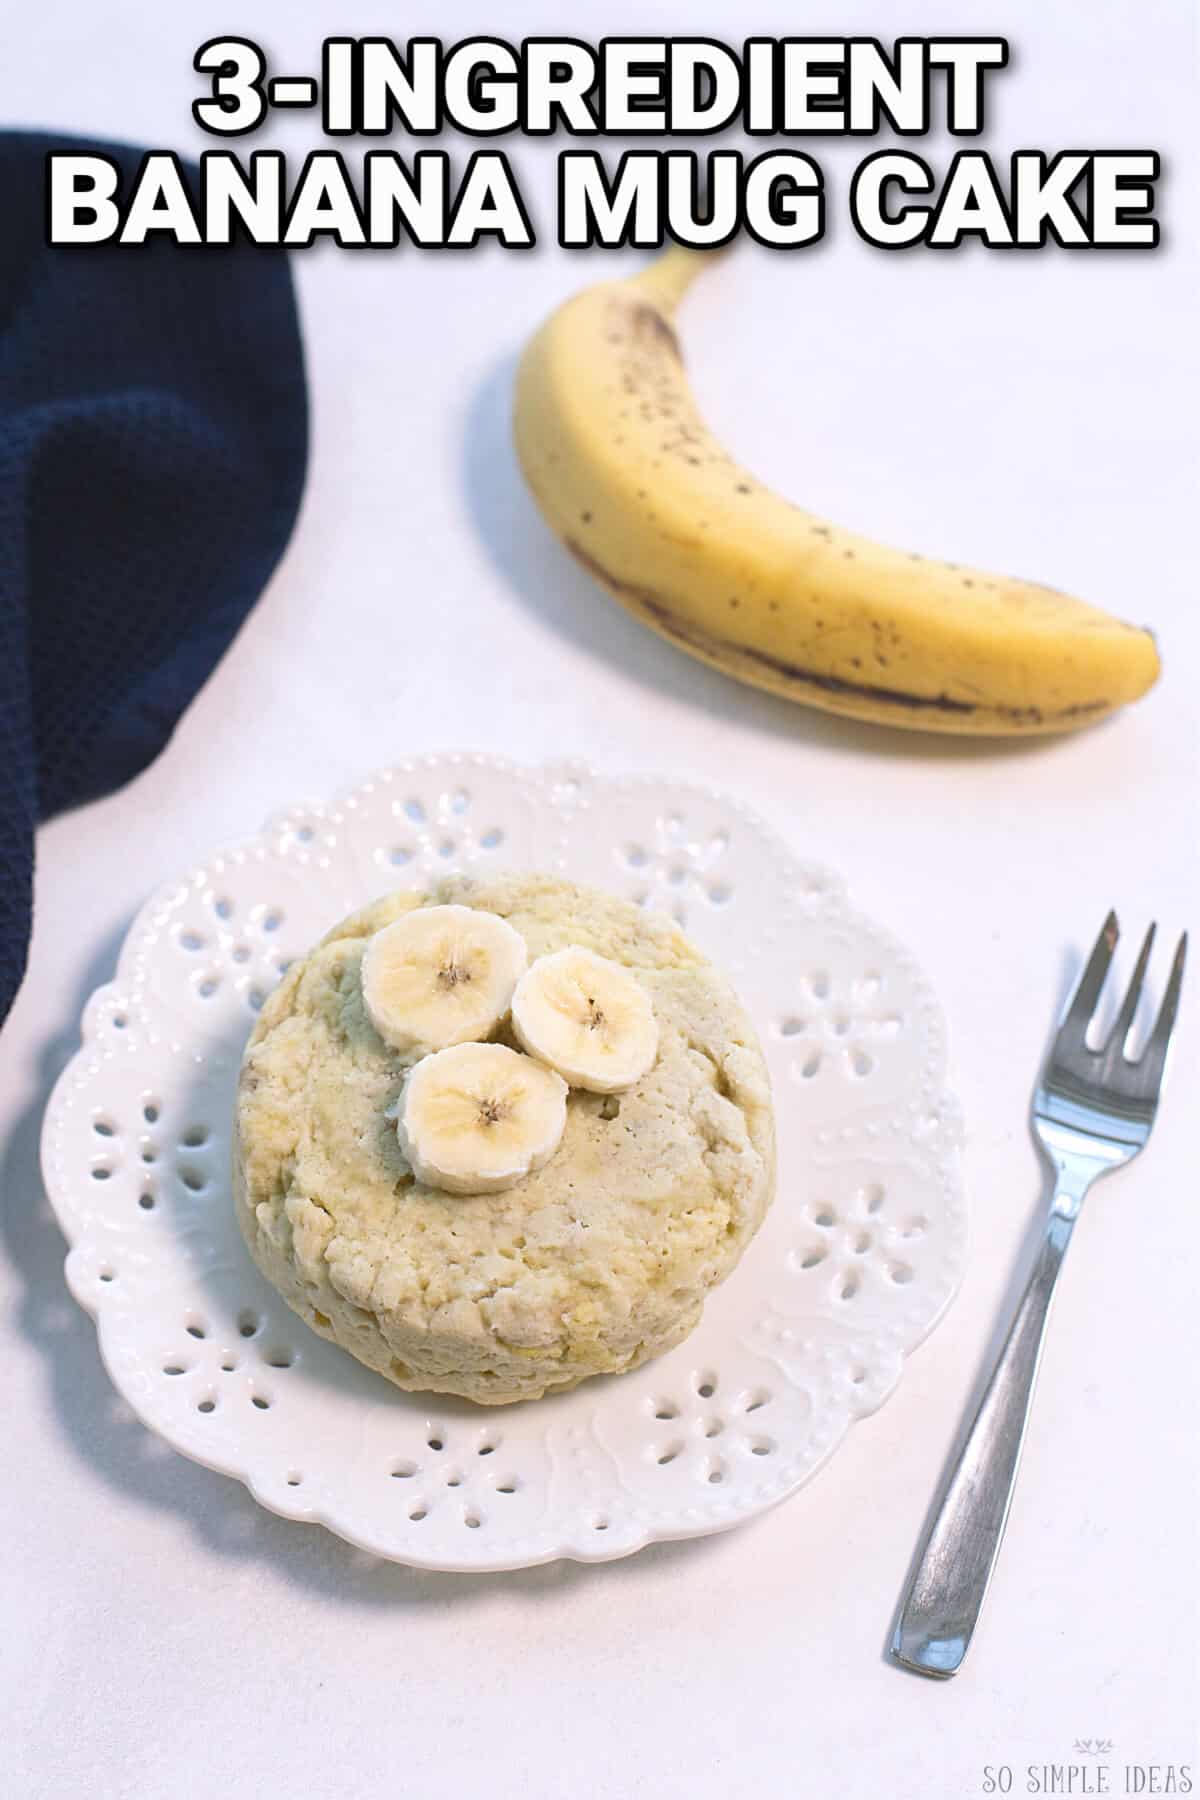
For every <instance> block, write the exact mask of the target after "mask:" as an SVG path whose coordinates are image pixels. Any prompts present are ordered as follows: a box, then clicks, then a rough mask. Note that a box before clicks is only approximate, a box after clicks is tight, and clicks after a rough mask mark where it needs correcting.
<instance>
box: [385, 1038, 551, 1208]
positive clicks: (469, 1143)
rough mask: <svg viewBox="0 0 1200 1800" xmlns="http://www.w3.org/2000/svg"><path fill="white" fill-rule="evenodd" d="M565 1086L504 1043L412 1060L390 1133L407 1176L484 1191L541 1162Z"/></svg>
mask: <svg viewBox="0 0 1200 1800" xmlns="http://www.w3.org/2000/svg"><path fill="white" fill-rule="evenodd" d="M566 1123H567V1084H566V1082H565V1081H564V1080H563V1079H562V1076H561V1075H556V1074H555V1073H554V1070H553V1069H547V1068H546V1067H545V1066H544V1065H543V1064H542V1063H540V1062H535V1061H534V1059H533V1057H532V1056H522V1055H521V1054H520V1052H519V1051H517V1050H510V1049H508V1047H507V1046H506V1045H504V1044H455V1045H453V1046H452V1047H451V1048H450V1049H448V1050H438V1051H436V1052H435V1053H434V1055H432V1056H426V1057H423V1058H422V1060H421V1061H420V1062H419V1063H417V1065H416V1066H415V1068H414V1069H413V1070H412V1073H411V1074H410V1075H409V1077H408V1080H407V1081H406V1082H405V1084H404V1088H403V1091H402V1093H401V1096H400V1110H399V1114H398V1117H397V1120H396V1133H397V1136H398V1138H399V1142H400V1148H401V1150H402V1151H403V1152H404V1155H405V1157H406V1158H407V1160H408V1162H409V1164H410V1165H411V1167H412V1172H413V1174H414V1175H415V1176H416V1177H417V1180H418V1181H421V1182H424V1183H425V1185H426V1186H427V1187H437V1188H444V1189H445V1190H446V1192H447V1193H450V1194H492V1193H496V1192H498V1190H499V1189H501V1188H506V1187H511V1186H512V1185H513V1183H514V1182H515V1181H520V1179H521V1177H522V1176H523V1175H528V1174H529V1173H530V1171H531V1170H533V1169H540V1168H541V1167H542V1165H543V1164H544V1163H547V1162H549V1160H550V1158H551V1157H552V1156H553V1155H554V1152H555V1151H556V1150H557V1149H558V1146H559V1143H560V1141H561V1139H562V1134H563V1131H564V1129H565V1127H566Z"/></svg>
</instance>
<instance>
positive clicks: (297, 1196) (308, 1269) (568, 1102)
mask: <svg viewBox="0 0 1200 1800" xmlns="http://www.w3.org/2000/svg"><path fill="white" fill-rule="evenodd" d="M774 1162H775V1151H774V1124H773V1119H772V1113H771V1101H770V1089H769V1083H768V1077H767V1071H766V1066H765V1064H764V1061H763V1057H762V1052H761V1050H760V1049H759V1046H758V1042H757V1040H756V1038H755V1035H754V1031H753V1028H752V1026H751V1025H750V1022H749V1020H748V1019H747V1017H746V1015H745V1013H744V1011H743V1010H742V1007H741V1005H740V1003H739V1001H738V999H737V996H736V995H735V994H734V992H733V990H732V988H731V987H730V986H729V984H728V983H727V982H726V981H725V979H724V978H723V977H722V976H721V975H720V974H719V973H718V972H717V970H716V969H714V968H713V966H712V964H711V963H709V962H708V961H707V960H706V959H705V958H704V957H703V956H702V955H701V954H700V952H699V951H698V950H697V949H695V947H694V946H693V945H692V944H691V943H690V942H689V941H688V939H687V938H686V937H685V936H684V935H683V933H682V932H681V931H680V930H679V929H678V927H677V926H676V925H674V923H673V922H672V921H670V920H668V919H665V918H662V917H658V916H656V915H654V914H652V913H646V912H644V911H642V910H641V909H640V908H638V907H636V906H634V905H631V904H630V903H629V902H627V901H623V900H617V899H614V898H612V897H610V896H608V895H605V894H602V893H599V892H597V891H596V890H594V889H589V888H582V887H576V886H573V885H571V884H570V883H568V882H565V881H558V880H554V879H551V878H548V877H545V876H538V875H511V876H508V877H503V878H499V879H496V880H493V881H489V882H487V883H476V882H474V881H471V880H469V879H467V878H465V877H459V878H455V879H453V880H449V881H446V882H443V883H442V884H441V885H440V886H439V887H438V888H437V889H436V890H435V891H433V892H431V893H427V894H422V893H418V892H405V893H397V894H390V895H388V896H387V897H386V898H385V899H382V900H379V901H377V902H376V903H375V904H374V905H372V906H369V907H367V908H366V909H365V910H364V911H362V912H359V913H356V914H354V915H353V916H352V917H350V918H349V919H346V920H344V921H343V923H342V924H340V925H337V926H335V927H334V929H333V930H332V931H331V932H330V933H329V934H328V935H327V936H326V937H325V938H324V939H322V941H321V942H320V943H319V944H318V945H317V946H316V948H315V949H313V950H312V951H311V952H310V953H309V954H308V955H307V956H306V957H304V958H303V959H302V960H300V961H299V962H297V963H296V964H294V965H293V967H292V968H291V969H290V970H289V971H288V973H287V975H286V977H285V978H284V980H283V981H282V982H281V984H280V985H279V987H278V988H277V989H276V990H275V992H274V993H273V994H272V995H271V996H270V998H269V999H268V1001H267V1003H266V1005H265V1006H264V1008H263V1010H262V1013H261V1015H260V1017H259V1020H258V1023H257V1025H256V1026H255V1029H254V1032H253V1035H252V1036H251V1038H250V1042H249V1044H248V1045H247V1048H246V1053H245V1057H244V1059H243V1064H242V1072H241V1080H240V1084H239V1089H238V1101H237V1120H236V1146H235V1167H234V1188H235V1194H236V1204H237V1209H238V1216H239V1220H240V1223H241V1227H242V1231H243V1233H244V1235H245V1238H246V1242H247V1244H248V1245H249V1248H250V1251H251V1254H252V1255H253V1257H254V1259H255V1261H256V1262H257V1264H258V1266H259V1268H260V1269H261V1270H262V1271H263V1273H264V1275H265V1276H266V1277H267V1279H268V1280H269V1281H270V1282H272V1283H273V1285H274V1286H275V1287H276V1288H278V1290H279V1292H280V1293H281V1294H282V1295H283V1297H284V1298H285V1299H286V1300H287V1301H288V1303H289V1305H290V1306H292V1307H294V1309H295V1310H296V1311H297V1312H298V1313H299V1314H300V1315H301V1316H302V1317H303V1318H304V1319H306V1320H307V1321H308V1323H309V1324H310V1325H311V1326H312V1327H313V1329H314V1330H316V1331H318V1332H320V1333H321V1335H322V1336H324V1337H327V1338H331V1339H332V1340H333V1341H334V1342H335V1343H337V1344H340V1345H341V1346H342V1347H343V1349H346V1350H348V1351H349V1352H350V1353H351V1355H353V1356H356V1357H357V1358H358V1359H359V1360H360V1361H361V1362H364V1363H366V1364H368V1365H369V1366H370V1367H371V1368H373V1369H377V1370H378V1371H379V1372H380V1373H381V1374H383V1375H386V1376H387V1377H388V1378H389V1379H390V1380H391V1381H394V1382H395V1383H396V1384H397V1385H398V1386H399V1387H402V1388H406V1389H409V1390H414V1391H420V1390H432V1391H434V1392H437V1393H444V1394H461V1395H463V1396H465V1397H466V1398H468V1399H471V1400H477V1401H483V1402H486V1403H492V1404H499V1403H503V1402H506V1401H512V1400H524V1399H532V1398H536V1397H537V1396H538V1395H541V1394H544V1393H547V1392H550V1391H555V1390H562V1389H565V1388H570V1387H574V1386H575V1384H576V1383H577V1382H579V1381H582V1380H583V1379H584V1378H585V1377H586V1376H589V1375H598V1374H611V1373H617V1372H620V1371H622V1370H626V1369H633V1368H636V1367H637V1366H638V1365H639V1364H640V1363H643V1362H645V1361H646V1360H647V1359H648V1358H650V1357H652V1356H657V1355H659V1354H660V1353H661V1352H662V1351H664V1350H668V1349H670V1348H671V1346H672V1345H673V1344H677V1343H678V1342H680V1340H681V1339H682V1338H684V1337H686V1336H687V1334H688V1333H689V1332H690V1331H691V1330H692V1329H693V1327H694V1326H695V1324H696V1322H697V1320H698V1319H699V1317H700V1312H701V1308H702V1306H703V1303H704V1297H705V1295H706V1293H707V1292H708V1290H709V1289H710V1288H712V1287H713V1286H715V1285H716V1283H718V1282H719V1281H722V1280H723V1279H724V1278H725V1276H727V1275H728V1274H729V1272H730V1270H731V1269H733V1267H734V1266H735V1264H736V1263H737V1261H738V1258H739V1257H740V1256H741V1254H742V1251H743V1250H744V1249H745V1247H746V1245H747V1244H748V1242H749V1241H750V1238H751V1237H752V1236H753V1234H754V1232H755V1231H756V1230H757V1228H758V1226H759V1225H760V1223H761V1222H762V1219H763V1215H764V1214H765V1212H766V1209H767V1207H768V1206H769V1204H770V1201H771V1197H772V1193H773V1187H774Z"/></svg>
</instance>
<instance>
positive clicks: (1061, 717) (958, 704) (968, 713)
mask: <svg viewBox="0 0 1200 1800" xmlns="http://www.w3.org/2000/svg"><path fill="white" fill-rule="evenodd" d="M563 541H564V543H565V544H566V547H567V549H568V550H570V552H571V554H572V555H573V556H574V557H575V558H576V560H577V561H578V562H580V563H581V564H582V565H583V567H584V568H585V569H587V571H588V573H589V574H591V575H593V576H595V578H596V580H597V581H599V582H601V583H602V584H603V586H604V587H606V588H607V589H608V590H609V592H610V593H612V594H615V595H616V597H617V598H618V599H619V600H621V601H622V602H623V603H624V604H625V605H626V606H628V607H629V609H630V611H632V612H635V613H637V614H638V615H639V616H640V617H641V618H643V619H644V620H645V622H646V623H647V624H650V625H653V626H654V628H655V629H656V630H657V631H658V632H660V634H661V635H662V636H663V637H666V638H669V639H671V640H672V642H674V643H677V644H679V645H681V646H682V647H683V648H684V649H686V650H690V651H691V652H692V653H693V654H694V655H697V656H699V657H701V658H702V659H703V660H704V661H705V662H708V663H711V664H712V665H713V667H714V668H720V669H723V670H724V671H725V672H726V673H734V672H737V673H739V674H740V675H741V677H742V679H743V680H745V681H749V682H750V683H751V684H752V685H754V686H757V687H765V688H767V689H769V691H771V692H773V693H782V694H787V695H789V696H790V697H793V698H795V697H796V693H797V690H807V691H808V692H809V693H816V694H824V695H829V696H831V697H832V698H835V699H838V700H842V701H844V702H849V703H851V704H849V705H845V706H843V707H839V708H837V710H839V711H846V712H852V711H856V710H857V709H856V708H854V707H853V703H854V702H859V703H860V705H861V706H862V707H863V708H864V709H865V708H867V707H870V708H873V709H878V711H879V713H881V714H883V713H885V712H888V711H891V712H894V713H895V715H896V716H897V718H899V717H901V716H902V715H903V716H905V717H907V718H911V717H912V716H913V715H914V714H918V713H926V714H928V715H929V723H930V726H931V728H933V729H939V728H940V729H943V730H945V729H946V728H947V725H948V723H949V721H950V720H951V719H957V720H960V721H963V722H964V723H965V721H966V720H968V719H969V720H971V727H970V728H971V729H975V730H978V731H980V732H986V731H987V730H988V729H989V724H991V725H992V727H993V728H994V729H995V730H997V731H1008V732H1012V731H1014V730H1024V731H1029V732H1045V731H1055V730H1060V729H1066V728H1067V727H1069V726H1070V725H1072V724H1076V723H1078V722H1079V721H1080V720H1082V719H1085V718H1092V717H1094V718H1099V717H1101V716H1102V715H1103V714H1104V713H1106V712H1108V711H1110V710H1111V706H1112V703H1111V701H1109V700H1105V699H1098V700H1090V701H1083V702H1076V703H1075V704H1073V705H1071V706H1064V707H1061V708H1058V709H1056V710H1054V711H1046V710H1045V709H1043V708H1041V707H1036V706H1006V705H988V704H985V703H984V702H981V701H974V700H960V699H958V698H956V697H955V696H953V695H951V694H945V693H938V694H917V693H912V692H911V691H909V690H907V689H903V688H894V687H883V686H880V685H878V684H876V683H874V682H867V681H851V680H848V679H846V678H845V677H844V676H840V675H831V674H828V673H826V672H825V671H824V670H819V669H807V668H804V667H802V666H801V665H800V664H799V663H795V662H792V661H789V660H788V659H786V658H784V657H778V656H772V655H771V653H770V652H769V651H766V650H760V649H758V648H756V647H754V646H751V645H748V644H739V643H736V642H734V641H733V640H732V639H729V638H718V637H715V636H712V635H710V634H708V633H706V632H703V631H700V630H698V628H697V627H696V625H695V623H694V622H693V621H692V620H690V619H684V618H682V617H681V616H680V615H679V614H678V613H677V612H676V611H675V610H674V608H673V607H671V606H670V605H669V604H668V603H667V602H666V601H665V600H664V599H663V597H662V596H661V595H659V594H657V593H655V592H654V591H653V590H652V589H650V588H646V587H641V586H639V585H638V584H637V583H636V582H630V581H625V580H623V579H622V578H621V577H619V576H616V575H614V574H613V573H612V572H611V571H610V570H609V569H607V568H605V566H604V565H603V563H601V562H599V561H598V560H597V558H596V557H595V556H594V555H592V554H591V553H590V552H589V551H587V550H585V549H584V548H583V546H582V545H581V544H579V543H577V542H576V541H575V539H573V538H570V537H568V538H564V540H563ZM859 716H866V715H865V710H864V712H862V713H860V714H859ZM939 720H945V721H946V722H947V724H940V725H939V723H937V721H939ZM952 728H954V727H952ZM956 728H957V729H959V730H961V729H962V725H961V724H960V725H958V726H957V727H956Z"/></svg>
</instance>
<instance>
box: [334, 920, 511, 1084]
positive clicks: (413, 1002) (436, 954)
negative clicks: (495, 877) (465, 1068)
mask: <svg viewBox="0 0 1200 1800" xmlns="http://www.w3.org/2000/svg"><path fill="white" fill-rule="evenodd" d="M527 961H528V956H527V953H526V949H525V940H524V938H523V937H522V936H521V934H520V932H519V931H514V930H513V928H512V926H511V925H510V924H509V923H508V922H507V920H505V919H501V918H499V917H498V916H497V914H495V913H489V912H479V911H476V910H475V908H473V907H470V906H422V907H418V908H417V910H416V911H415V912H410V913H405V914H404V915H403V916H402V917H401V918H399V919H396V920H395V921H394V922H393V923H392V924H391V925H385V926H384V928H383V930H382V931H377V932H376V933H375V936H374V937H373V938H372V939H371V941H370V943H369V944H368V945H367V948H366V950H365V952H364V954H363V960H362V996H363V1005H364V1006H365V1008H366V1011H367V1017H368V1018H369V1019H370V1021H371V1023H372V1025H374V1027H375V1029H376V1031H377V1032H378V1033H379V1035H380V1037H381V1038H382V1039H383V1040H384V1042H385V1043H386V1044H390V1045H391V1047H392V1049H393V1050H401V1051H411V1050H417V1051H420V1052H422V1053H426V1052H428V1051H431V1050H443V1049H445V1048H446V1047H447V1046H448V1045H450V1044H464V1043H467V1042H468V1041H469V1040H470V1039H472V1038H485V1037H486V1036H487V1035H488V1033H489V1031H491V1030H493V1029H494V1027H495V1026H496V1025H498V1024H499V1023H500V1020H501V1019H502V1018H503V1017H504V1015H505V1014H506V1013H507V1011H508V1009H509V1005H510V1004H511V1001H512V997H513V989H514V988H515V987H516V985H517V982H518V980H519V979H520V977H521V976H522V975H523V974H524V972H525V966H526V963H527Z"/></svg>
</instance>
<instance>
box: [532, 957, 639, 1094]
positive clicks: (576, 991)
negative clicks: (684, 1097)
mask: <svg viewBox="0 0 1200 1800" xmlns="http://www.w3.org/2000/svg"><path fill="white" fill-rule="evenodd" d="M512 1022H513V1030H514V1031H515V1032H516V1034H517V1038H518V1040H519V1041H520V1043H521V1044H522V1045H523V1046H524V1047H525V1049H526V1050H528V1051H529V1053H530V1055H531V1056H536V1057H538V1058H540V1060H541V1061H542V1062H545V1063H549V1064H550V1066H551V1068H553V1069H557V1070H558V1072H559V1074H560V1075H565V1076H566V1078H567V1080H568V1081H569V1082H570V1084H571V1086H572V1087H579V1088H587V1089H588V1090H589V1091H590V1092H591V1093H593V1094H617V1093H620V1092H621V1091H622V1090H623V1089H624V1088H628V1087H632V1086H633V1084H634V1082H635V1081H640V1079H641V1077H642V1076H643V1075H644V1074H645V1073H646V1070H647V1069H648V1068H649V1067H650V1066H651V1064H652V1063H653V1061H654V1058H655V1057H656V1056H657V1054H658V1024H657V1021H656V1020H655V1017H654V1008H653V1006H652V1005H651V1003H650V996H649V995H648V994H647V992H646V990H645V988H643V987H642V986H641V985H640V984H639V983H638V981H637V980H636V978H635V977H634V976H633V975H631V974H630V973H629V972H628V970H626V969H623V968H622V967H621V965H620V964H619V963H615V962H610V961H609V959H608V958H607V957H605V956H597V955H596V953H595V951H593V950H585V949H583V948H582V946H580V945H577V944H572V945H571V946H570V947H569V948H568V949H566V950H556V951H554V953H553V954H552V955H550V956H539V958H538V959H537V961H536V962H535V963H534V964H533V966H532V967H531V968H530V969H529V970H528V971H527V973H526V974H524V975H522V977H521V979H520V981H519V982H518V983H517V990H516V993H515V994H514V995H513V999H512Z"/></svg>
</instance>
